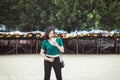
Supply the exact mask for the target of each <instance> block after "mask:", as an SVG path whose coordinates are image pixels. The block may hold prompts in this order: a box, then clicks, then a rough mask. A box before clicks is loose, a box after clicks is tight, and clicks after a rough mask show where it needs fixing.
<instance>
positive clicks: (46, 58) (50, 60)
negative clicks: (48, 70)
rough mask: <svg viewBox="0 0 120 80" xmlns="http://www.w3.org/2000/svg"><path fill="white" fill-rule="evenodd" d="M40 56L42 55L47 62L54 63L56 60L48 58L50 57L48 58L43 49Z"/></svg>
mask: <svg viewBox="0 0 120 80" xmlns="http://www.w3.org/2000/svg"><path fill="white" fill-rule="evenodd" d="M40 54H41V56H42V57H43V58H44V59H45V60H47V61H49V62H53V61H54V58H48V57H46V55H45V51H44V50H43V49H41V51H40Z"/></svg>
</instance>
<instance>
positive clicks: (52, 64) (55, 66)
mask: <svg viewBox="0 0 120 80" xmlns="http://www.w3.org/2000/svg"><path fill="white" fill-rule="evenodd" d="M52 67H53V69H54V71H55V75H56V78H57V80H62V72H61V68H60V60H59V57H56V58H54V62H49V61H46V60H45V61H44V72H45V74H44V75H45V76H44V80H50V75H51V69H52Z"/></svg>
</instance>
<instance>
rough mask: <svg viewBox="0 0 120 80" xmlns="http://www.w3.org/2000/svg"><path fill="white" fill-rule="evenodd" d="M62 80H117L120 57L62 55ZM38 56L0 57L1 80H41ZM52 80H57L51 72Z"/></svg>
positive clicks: (119, 75)
mask: <svg viewBox="0 0 120 80" xmlns="http://www.w3.org/2000/svg"><path fill="white" fill-rule="evenodd" d="M63 59H64V61H65V68H63V69H62V73H63V80H120V55H113V54H109V55H108V54H107V55H75V54H74V55H69V54H64V55H63ZM43 76H44V73H43V58H42V57H41V56H40V55H39V54H19V55H0V80H43ZM51 80H56V77H55V74H54V71H53V70H52V74H51Z"/></svg>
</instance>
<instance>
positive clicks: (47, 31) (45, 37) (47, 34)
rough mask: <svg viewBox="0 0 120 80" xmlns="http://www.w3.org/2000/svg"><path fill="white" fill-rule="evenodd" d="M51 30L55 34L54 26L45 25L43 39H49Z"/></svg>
mask: <svg viewBox="0 0 120 80" xmlns="http://www.w3.org/2000/svg"><path fill="white" fill-rule="evenodd" d="M51 31H53V32H54V34H55V30H54V27H47V29H46V32H45V35H44V39H49V33H50V32H51Z"/></svg>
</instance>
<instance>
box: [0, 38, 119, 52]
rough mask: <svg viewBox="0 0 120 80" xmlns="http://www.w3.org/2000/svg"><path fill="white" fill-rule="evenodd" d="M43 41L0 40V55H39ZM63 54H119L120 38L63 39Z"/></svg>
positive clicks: (36, 39)
mask: <svg viewBox="0 0 120 80" xmlns="http://www.w3.org/2000/svg"><path fill="white" fill-rule="evenodd" d="M42 40H43V39H38V38H35V39H0V54H2V53H3V54H19V53H29V54H32V53H39V52H40V47H41V43H42ZM63 42H64V46H65V53H69V54H73V53H75V54H110V53H114V54H120V38H117V37H112V38H111V37H110V38H108V37H107V38H103V37H102V38H101V37H99V38H98V37H97V38H94V37H84V38H83V37H82V38H81V37H76V38H69V39H63Z"/></svg>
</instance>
